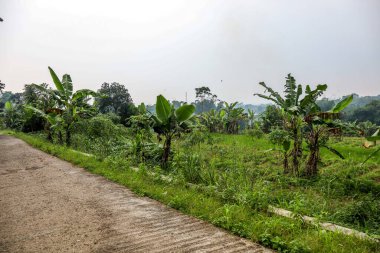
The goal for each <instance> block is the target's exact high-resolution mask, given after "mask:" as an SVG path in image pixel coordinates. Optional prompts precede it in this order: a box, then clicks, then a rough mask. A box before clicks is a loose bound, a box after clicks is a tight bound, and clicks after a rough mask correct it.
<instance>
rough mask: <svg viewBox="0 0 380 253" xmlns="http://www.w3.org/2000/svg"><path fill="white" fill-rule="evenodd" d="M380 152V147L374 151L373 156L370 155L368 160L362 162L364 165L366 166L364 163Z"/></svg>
mask: <svg viewBox="0 0 380 253" xmlns="http://www.w3.org/2000/svg"><path fill="white" fill-rule="evenodd" d="M379 151H380V147H379V148H378V149H376V150H375V151H373V152H372V153H371V154H369V155H368V156H367V158H366V159H365V160H364V161H363V162H362V165H363V164H364V163H366V162H367V161H368V160H369V159H370V158H371V157H373V156H374V155H375V154H376V153H377V152H379Z"/></svg>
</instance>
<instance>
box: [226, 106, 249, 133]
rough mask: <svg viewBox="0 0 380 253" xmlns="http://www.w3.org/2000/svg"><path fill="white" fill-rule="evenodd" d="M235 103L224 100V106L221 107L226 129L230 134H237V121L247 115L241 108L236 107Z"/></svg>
mask: <svg viewBox="0 0 380 253" xmlns="http://www.w3.org/2000/svg"><path fill="white" fill-rule="evenodd" d="M237 104H238V102H235V103H231V104H228V103H227V102H224V108H223V109H222V110H223V111H224V112H225V115H224V119H225V126H226V131H227V133H230V134H237V133H238V132H239V122H240V121H242V120H245V119H246V117H247V115H246V114H245V113H244V109H243V108H237V107H236V105H237Z"/></svg>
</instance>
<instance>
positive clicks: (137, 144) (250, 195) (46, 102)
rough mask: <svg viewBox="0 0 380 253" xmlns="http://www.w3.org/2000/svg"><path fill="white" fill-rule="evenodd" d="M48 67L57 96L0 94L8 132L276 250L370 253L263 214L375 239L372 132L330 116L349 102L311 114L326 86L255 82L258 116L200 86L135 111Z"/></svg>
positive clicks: (379, 202)
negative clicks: (279, 212)
mask: <svg viewBox="0 0 380 253" xmlns="http://www.w3.org/2000/svg"><path fill="white" fill-rule="evenodd" d="M49 70H50V73H51V75H52V78H53V82H54V84H55V88H56V89H52V88H49V87H48V85H46V84H41V85H36V84H32V85H28V86H25V92H24V93H23V94H22V95H21V96H19V98H17V97H16V98H14V99H7V100H6V101H3V98H4V97H3V96H2V97H1V99H2V101H0V102H3V105H4V106H3V108H2V112H1V113H2V114H1V115H2V117H1V122H2V124H3V126H4V127H5V128H10V129H14V130H17V131H20V130H22V131H24V132H28V134H24V133H21V132H10V133H11V134H14V135H15V136H17V137H19V138H22V139H24V140H25V141H27V142H28V143H30V144H32V145H34V146H36V147H38V148H40V149H42V150H44V151H46V152H49V153H51V154H54V155H57V156H59V157H61V158H63V159H66V160H68V161H71V162H73V163H75V164H78V165H80V166H83V167H85V168H87V169H89V170H90V171H92V172H94V173H97V174H101V175H103V176H105V177H107V178H109V179H111V180H114V181H117V182H119V183H121V184H123V185H126V186H128V187H130V188H131V189H132V190H134V191H136V192H137V193H139V194H142V195H146V196H149V197H152V198H155V199H158V200H160V201H162V202H164V203H166V204H168V205H169V206H171V207H173V208H176V209H179V210H181V211H183V212H186V213H189V214H191V215H194V216H197V217H200V218H202V219H205V220H208V221H210V222H212V223H213V224H216V225H218V226H220V227H223V228H226V229H228V230H230V231H231V232H233V233H235V234H238V235H240V236H244V237H247V238H251V239H252V240H254V241H258V242H260V243H261V244H263V245H265V246H268V247H271V248H274V249H276V250H278V251H281V252H351V251H353V249H354V251H357V252H376V251H379V250H380V245H379V243H377V242H375V241H366V240H361V239H358V238H355V237H350V236H347V235H342V234H337V233H333V232H326V231H323V230H322V229H320V228H319V227H315V226H313V225H307V224H305V223H304V222H303V221H302V220H300V219H297V218H296V219H288V218H283V217H278V216H275V215H271V214H269V213H268V212H267V210H268V206H269V205H273V206H276V207H281V208H285V209H288V210H291V211H293V212H295V213H297V214H304V215H309V216H313V217H317V218H318V219H320V220H321V221H329V222H333V223H337V224H340V225H344V226H346V227H350V228H354V229H357V230H360V231H363V232H366V233H368V234H370V235H371V236H373V237H379V236H380V225H379V224H380V220H379V217H380V213H379V210H380V165H379V164H380V156H379V152H378V151H379V149H378V143H376V141H377V140H379V137H378V134H377V133H378V132H377V133H376V130H377V129H378V126H377V125H375V124H373V123H352V122H351V123H350V122H345V121H342V120H339V118H341V116H342V115H341V112H342V111H343V110H344V108H348V107H347V106H348V105H349V104H350V102H351V101H352V100H353V97H352V96H347V97H345V98H344V99H342V100H340V101H339V102H337V103H333V104H332V103H329V104H328V105H327V104H326V105H323V106H320V105H319V102H318V100H317V99H318V98H319V97H320V96H321V95H322V93H323V92H324V91H325V90H326V89H327V85H318V86H317V87H316V88H315V89H312V88H310V87H309V86H306V88H305V87H303V86H302V85H296V81H295V79H294V78H293V77H292V76H291V75H288V76H287V78H286V84H285V92H284V93H285V96H284V97H282V96H281V95H280V94H279V93H277V92H275V91H274V90H272V89H271V88H269V87H268V86H267V85H266V84H265V83H261V86H263V87H265V88H266V90H267V91H268V92H269V96H266V95H264V94H261V95H260V96H261V97H264V98H267V99H269V100H271V101H273V102H274V103H275V105H272V106H268V107H267V108H266V111H265V112H264V113H262V114H256V113H255V112H254V111H252V110H244V109H243V108H241V107H240V106H239V104H238V103H231V104H230V103H222V101H221V100H219V99H217V96H216V95H214V94H212V93H211V91H210V89H209V88H207V87H200V88H197V90H196V95H197V101H195V102H194V103H192V104H186V103H184V102H180V101H172V102H170V101H168V100H167V99H165V98H164V97H163V96H162V95H159V96H158V97H157V102H156V104H155V106H146V105H144V104H141V105H139V106H137V107H136V106H135V105H133V102H132V99H131V97H130V95H129V93H128V91H127V90H126V88H125V87H121V85H119V84H115V83H113V84H111V85H109V84H107V83H105V84H103V85H102V88H101V89H100V90H99V92H93V91H90V90H79V91H76V92H74V91H73V86H72V81H71V78H70V76H69V75H64V76H63V78H62V80H59V79H58V77H57V75H56V74H55V73H54V71H53V70H52V69H50V68H49ZM119 93H120V94H119ZM89 96H94V97H95V100H94V101H93V100H90V99H89ZM8 98H9V96H8ZM111 98H112V99H111ZM197 112H198V114H194V113H197ZM156 137H157V138H156ZM364 137H367V143H366V144H364V146H366V147H367V148H368V149H367V148H365V147H364V146H363V143H364V141H365V138H364ZM72 149H75V150H78V151H81V152H85V153H89V154H91V155H92V156H86V155H83V154H81V153H78V152H74V151H72ZM342 158H345V159H342ZM367 158H368V159H367ZM364 161H365V163H364ZM137 168H138V169H137Z"/></svg>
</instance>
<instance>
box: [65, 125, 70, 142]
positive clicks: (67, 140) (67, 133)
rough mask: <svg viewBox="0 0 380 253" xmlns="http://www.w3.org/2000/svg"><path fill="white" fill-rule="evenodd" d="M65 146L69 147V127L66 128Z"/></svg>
mask: <svg viewBox="0 0 380 253" xmlns="http://www.w3.org/2000/svg"><path fill="white" fill-rule="evenodd" d="M66 145H67V146H70V145H71V132H70V125H69V126H68V127H67V128H66Z"/></svg>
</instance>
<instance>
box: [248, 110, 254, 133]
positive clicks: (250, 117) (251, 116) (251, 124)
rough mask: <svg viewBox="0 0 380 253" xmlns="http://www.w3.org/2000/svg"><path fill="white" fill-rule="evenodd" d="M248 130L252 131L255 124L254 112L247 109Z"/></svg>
mask: <svg viewBox="0 0 380 253" xmlns="http://www.w3.org/2000/svg"><path fill="white" fill-rule="evenodd" d="M247 120H248V128H250V129H253V127H254V122H255V111H253V110H251V109H248V113H247Z"/></svg>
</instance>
